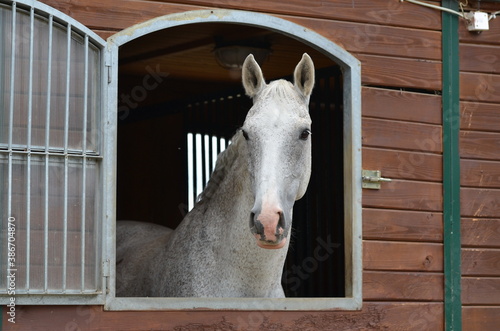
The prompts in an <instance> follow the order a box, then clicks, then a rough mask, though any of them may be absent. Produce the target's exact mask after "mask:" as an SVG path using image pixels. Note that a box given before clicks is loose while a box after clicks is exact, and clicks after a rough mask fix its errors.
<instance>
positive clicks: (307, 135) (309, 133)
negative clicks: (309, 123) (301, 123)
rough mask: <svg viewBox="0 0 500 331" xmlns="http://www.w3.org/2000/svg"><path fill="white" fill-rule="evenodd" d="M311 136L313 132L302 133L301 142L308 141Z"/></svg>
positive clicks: (305, 131) (307, 130)
mask: <svg viewBox="0 0 500 331" xmlns="http://www.w3.org/2000/svg"><path fill="white" fill-rule="evenodd" d="M311 134H312V132H311V130H309V129H306V130H304V131H302V133H301V134H300V140H307V138H309V136H310V135H311Z"/></svg>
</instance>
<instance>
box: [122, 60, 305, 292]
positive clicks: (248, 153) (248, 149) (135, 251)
mask: <svg viewBox="0 0 500 331" xmlns="http://www.w3.org/2000/svg"><path fill="white" fill-rule="evenodd" d="M242 77H243V86H244V88H245V91H246V94H247V95H248V96H250V97H251V98H253V106H252V108H251V109H250V110H249V112H248V115H247V117H246V119H245V122H244V124H243V127H242V128H241V130H239V131H238V132H237V133H236V134H235V135H234V137H233V138H232V144H231V145H229V147H228V148H227V149H226V150H225V151H224V152H222V153H221V154H220V155H219V157H218V158H217V163H216V167H215V170H214V172H213V174H212V177H211V179H210V181H209V183H208V184H207V187H206V189H205V190H204V191H203V193H202V194H201V195H200V201H199V202H198V203H197V204H196V205H195V207H194V208H193V210H192V211H191V212H190V213H189V214H188V215H187V216H186V217H185V218H184V220H183V221H182V222H181V224H180V225H179V226H178V227H177V228H176V229H175V230H173V231H172V230H170V229H168V228H166V227H163V226H160V225H155V224H148V223H140V222H132V221H121V222H118V223H117V230H116V232H117V235H116V240H117V247H116V248H117V254H116V255H117V264H116V268H117V291H116V295H117V296H161V297H274V298H279V297H284V296H285V295H284V292H283V288H282V286H281V276H282V271H283V265H284V262H285V258H286V254H287V250H288V246H289V243H290V233H291V227H292V208H293V204H294V202H295V201H296V200H298V199H300V198H301V197H302V196H303V195H304V193H305V191H306V188H307V185H308V183H309V177H310V173H311V138H310V135H311V118H310V116H309V110H308V105H309V97H310V95H311V92H312V89H313V86H314V65H313V62H312V60H311V58H310V57H309V56H308V55H307V54H304V55H303V56H302V59H301V61H300V62H299V63H298V65H297V66H296V68H295V71H294V84H292V83H290V82H288V81H285V80H277V81H273V82H271V83H269V84H266V82H265V80H264V77H263V75H262V71H261V69H260V67H259V65H258V64H257V62H256V61H255V60H254V57H253V56H252V55H249V56H248V57H247V59H246V60H245V63H244V64H243V72H242Z"/></svg>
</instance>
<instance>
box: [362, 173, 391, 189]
mask: <svg viewBox="0 0 500 331" xmlns="http://www.w3.org/2000/svg"><path fill="white" fill-rule="evenodd" d="M361 179H362V180H363V184H362V187H363V188H369V189H372V190H380V182H390V181H391V180H392V179H389V178H384V177H382V176H381V173H380V170H363V176H362V177H361Z"/></svg>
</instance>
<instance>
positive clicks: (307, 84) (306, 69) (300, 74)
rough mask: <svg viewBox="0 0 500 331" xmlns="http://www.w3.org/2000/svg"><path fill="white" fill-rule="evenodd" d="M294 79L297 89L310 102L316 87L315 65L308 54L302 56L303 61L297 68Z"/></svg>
mask: <svg viewBox="0 0 500 331" xmlns="http://www.w3.org/2000/svg"><path fill="white" fill-rule="evenodd" d="M293 79H294V83H295V87H297V88H298V89H299V91H300V92H301V93H302V95H304V97H305V98H306V99H307V100H309V96H310V95H311V93H312V89H313V87H314V63H313V61H312V60H311V57H310V56H309V55H308V54H307V53H304V55H302V59H301V60H300V62H299V64H297V66H296V67H295V71H294V73H293Z"/></svg>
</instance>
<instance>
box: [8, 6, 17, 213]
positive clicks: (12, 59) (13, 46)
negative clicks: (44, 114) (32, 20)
mask: <svg viewBox="0 0 500 331" xmlns="http://www.w3.org/2000/svg"><path fill="white" fill-rule="evenodd" d="M16 13H17V5H16V3H15V2H14V3H13V4H12V30H11V33H12V39H11V45H10V47H11V49H10V100H9V140H8V149H9V151H12V135H13V131H14V88H15V77H16V76H15V73H16V71H15V70H16V33H17V31H16V24H17V22H16ZM9 164H10V163H9ZM9 198H10V194H9ZM9 208H10V206H9ZM8 212H9V215H10V209H9V210H8Z"/></svg>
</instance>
